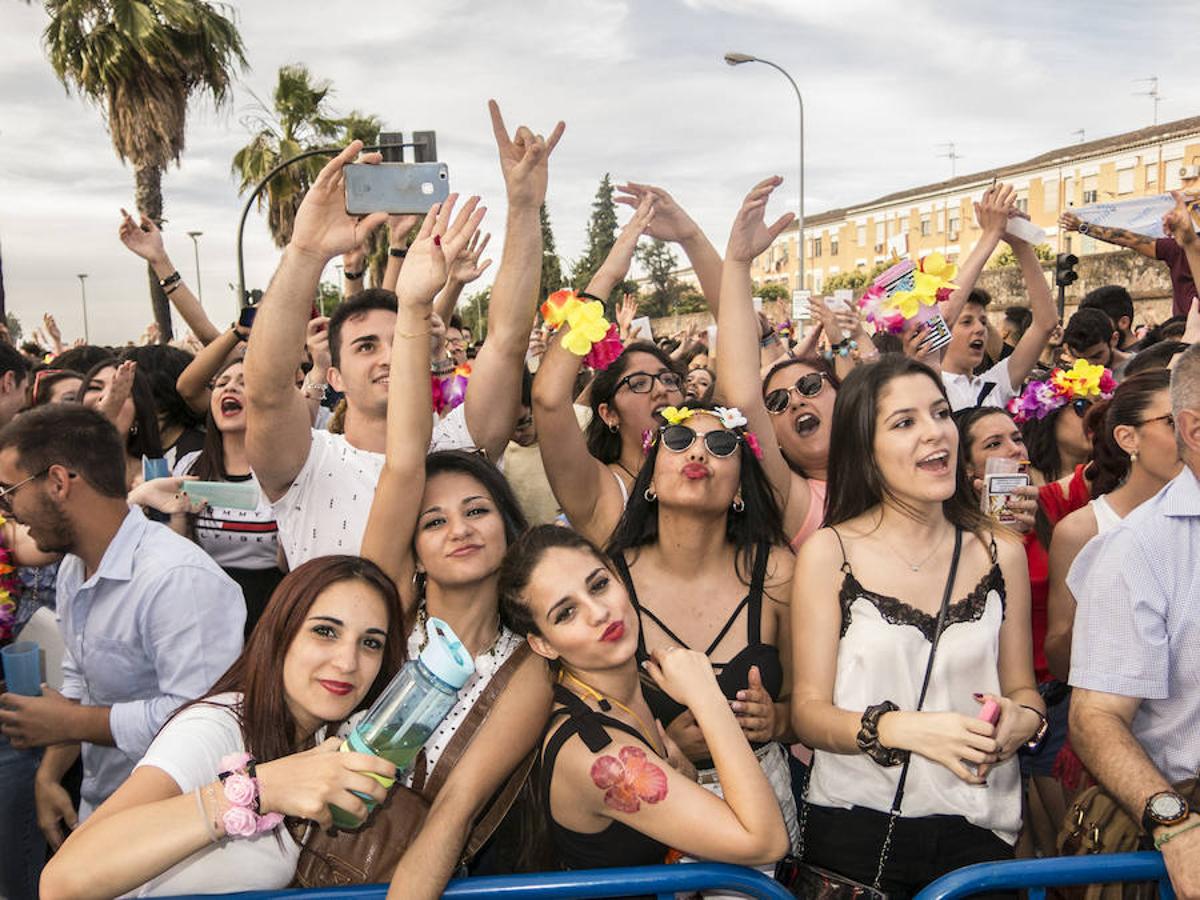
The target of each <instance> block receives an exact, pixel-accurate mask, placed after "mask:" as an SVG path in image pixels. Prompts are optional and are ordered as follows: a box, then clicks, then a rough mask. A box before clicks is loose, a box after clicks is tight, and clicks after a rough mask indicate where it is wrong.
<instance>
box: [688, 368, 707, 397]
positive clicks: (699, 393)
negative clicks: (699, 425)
mask: <svg viewBox="0 0 1200 900" xmlns="http://www.w3.org/2000/svg"><path fill="white" fill-rule="evenodd" d="M712 386H713V377H712V372H710V371H708V369H703V368H696V369H692V370H691V371H689V372H688V373H687V381H686V382H685V388H686V390H685V395H686V398H687V399H688V400H708V399H709V396H710V394H711V392H712Z"/></svg>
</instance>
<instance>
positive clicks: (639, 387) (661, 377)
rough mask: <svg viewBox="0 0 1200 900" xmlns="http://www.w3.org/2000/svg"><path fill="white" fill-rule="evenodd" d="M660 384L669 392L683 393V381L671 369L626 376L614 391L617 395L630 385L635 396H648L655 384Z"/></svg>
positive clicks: (634, 373)
mask: <svg viewBox="0 0 1200 900" xmlns="http://www.w3.org/2000/svg"><path fill="white" fill-rule="evenodd" d="M656 381H657V382H658V383H659V384H661V385H662V386H663V388H664V389H665V390H668V391H682V390H683V380H682V379H681V378H680V377H679V376H678V375H677V374H676V373H674V372H672V371H671V370H670V369H663V371H661V372H656V373H655V374H653V375H651V374H650V373H649V372H633V373H631V374H629V375H626V376H625V377H624V378H622V379H621V380H620V381H618V382H617V386H616V387H615V388H614V389H613V393H614V394H615V393H616V392H617V391H619V390H620V389H621V388H622V387H624V386H625V385H629V390H631V391H633V392H634V393H635V394H648V393H650V391H652V390H653V389H654V382H656Z"/></svg>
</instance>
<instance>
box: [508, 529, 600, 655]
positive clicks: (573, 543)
mask: <svg viewBox="0 0 1200 900" xmlns="http://www.w3.org/2000/svg"><path fill="white" fill-rule="evenodd" d="M556 548H563V549H566V550H584V551H586V552H588V553H591V554H592V555H593V556H594V557H596V559H597V561H598V562H600V563H601V564H602V565H604V566H605V567H606V568H607V569H609V570H610V571H612V572H613V574H614V576H615V574H616V569H615V568H614V567H613V564H612V560H611V559H609V558H608V556H607V555H606V554H605V553H604V551H603V550H601V549H600V548H599V547H597V546H596V545H595V544H593V543H592V542H591V541H589V540H588V539H587V538H585V537H584V536H583V535H582V534H579V533H578V532H577V531H574V530H572V529H570V528H563V527H562V526H561V525H535V526H534V527H533V528H530V529H529V530H528V531H526V532H525V533H524V534H523V535H521V537H520V538H518V539H517V540H516V541H515V542H513V543H512V544H509V546H508V552H507V553H505V554H504V561H503V562H502V563H500V577H499V579H498V580H497V586H496V592H497V593H498V594H499V595H500V621H501V622H503V623H504V624H505V626H507V627H508V628H509V629H510V630H512V631H513V632H514V633H515V634H520V635H530V634H533V635H538V636H540V635H541V633H542V630H541V628H539V627H538V624H537V622H536V621H535V620H534V618H533V614H532V612H531V611H530V609H529V606H528V605H527V604H526V603H525V601H524V600H523V599H522V598H521V595H522V594H523V593H525V590H526V588H528V587H529V580H530V579H531V578H532V577H533V570H534V569H535V568H537V565H538V563H540V562H541V561H542V557H543V556H545V555H546V551H548V550H553V549H556Z"/></svg>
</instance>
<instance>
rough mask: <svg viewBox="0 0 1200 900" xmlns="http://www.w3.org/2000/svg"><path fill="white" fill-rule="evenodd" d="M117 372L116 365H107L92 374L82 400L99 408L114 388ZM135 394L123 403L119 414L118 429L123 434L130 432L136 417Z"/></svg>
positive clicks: (87, 405)
mask: <svg viewBox="0 0 1200 900" xmlns="http://www.w3.org/2000/svg"><path fill="white" fill-rule="evenodd" d="M116 374H117V367H116V365H115V364H114V365H111V366H105V367H104V368H103V369H100V370H98V371H97V372H96V373H95V374H94V375H92V378H91V381H89V382H88V383H87V384H86V385H84V386H83V390H82V393H81V394H80V397H79V400H80V402H81V403H82V404H83V405H84V406H86V407H89V408H91V409H99V408H100V402H101V401H102V400H103V399H104V397H105V396H106V395H107V393H108V391H109V390H111V389H112V383H113V378H114V376H115V375H116ZM134 413H135V410H134V406H133V396H132V395H131V396H129V397H127V398H126V399H125V402H124V403H123V404H122V405H121V411H120V413H118V415H117V422H116V425H117V431H118V432H120V433H121V434H128V433H129V429H130V428H132V427H133V417H134Z"/></svg>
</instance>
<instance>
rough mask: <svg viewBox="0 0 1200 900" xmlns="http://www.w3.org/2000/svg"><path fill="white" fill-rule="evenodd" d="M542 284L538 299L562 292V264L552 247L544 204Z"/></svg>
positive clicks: (551, 237)
mask: <svg viewBox="0 0 1200 900" xmlns="http://www.w3.org/2000/svg"><path fill="white" fill-rule="evenodd" d="M541 217H542V283H541V286H540V288H539V289H538V297H539V298H541V299H543V300H544V299H545V298H546V297H548V296H549V295H550V294H553V293H554V292H555V291H558V290H562V286H563V274H562V263H561V262H559V259H558V250H557V249H555V246H554V232H553V231H551V230H550V213H549V212H547V211H546V204H545V203H543V204H542V209H541Z"/></svg>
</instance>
